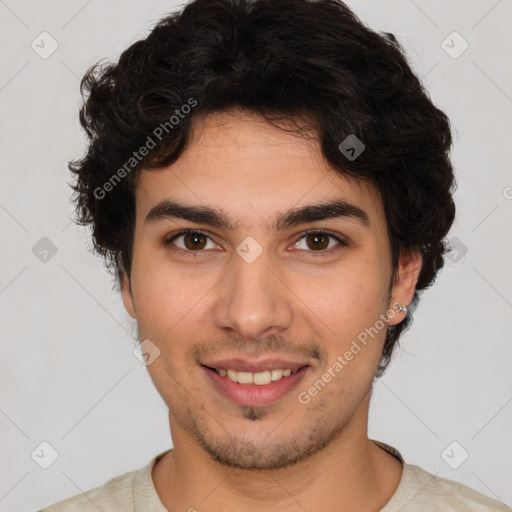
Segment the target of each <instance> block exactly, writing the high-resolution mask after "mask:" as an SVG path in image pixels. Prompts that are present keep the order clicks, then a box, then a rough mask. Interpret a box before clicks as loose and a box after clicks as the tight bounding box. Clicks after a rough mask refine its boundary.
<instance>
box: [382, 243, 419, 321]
mask: <svg viewBox="0 0 512 512" xmlns="http://www.w3.org/2000/svg"><path fill="white" fill-rule="evenodd" d="M422 266H423V256H422V254H421V252H420V251H406V250H404V249H402V250H401V251H400V261H399V266H398V269H397V272H396V275H395V280H394V284H393V289H392V292H391V303H390V304H389V308H391V309H392V310H393V312H394V313H395V314H394V316H393V318H391V317H390V320H389V325H395V324H399V323H400V322H401V321H402V320H403V319H404V318H405V316H406V314H407V313H406V311H398V310H397V309H396V308H395V307H394V304H395V303H396V302H400V304H402V305H404V306H405V307H407V306H408V305H409V304H410V303H411V301H412V298H413V297H414V290H415V289H416V283H417V282H418V277H419V275H420V272H421V267H422Z"/></svg>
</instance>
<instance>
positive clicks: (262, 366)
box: [201, 358, 308, 373]
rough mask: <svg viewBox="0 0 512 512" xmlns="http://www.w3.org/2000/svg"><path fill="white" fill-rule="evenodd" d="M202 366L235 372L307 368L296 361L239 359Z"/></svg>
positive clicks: (208, 363) (221, 360) (213, 362)
mask: <svg viewBox="0 0 512 512" xmlns="http://www.w3.org/2000/svg"><path fill="white" fill-rule="evenodd" d="M201 364H202V365H203V366H208V367H210V368H216V369H219V368H224V369H226V370H228V369H229V370H235V371H237V372H251V373H257V372H264V371H267V370H269V371H270V370H275V369H278V368H280V369H282V370H286V369H288V368H289V369H290V370H298V369H299V368H302V367H303V366H308V364H307V363H298V362H296V361H288V360H286V359H261V360H260V361H248V360H246V359H241V358H233V359H219V360H217V361H207V362H203V363H201Z"/></svg>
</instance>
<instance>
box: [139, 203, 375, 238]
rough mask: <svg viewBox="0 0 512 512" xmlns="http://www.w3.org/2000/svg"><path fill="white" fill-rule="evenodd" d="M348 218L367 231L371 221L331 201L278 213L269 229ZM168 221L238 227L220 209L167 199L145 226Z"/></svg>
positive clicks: (349, 206)
mask: <svg viewBox="0 0 512 512" xmlns="http://www.w3.org/2000/svg"><path fill="white" fill-rule="evenodd" d="M338 218H348V219H352V220H355V221H357V222H359V223H360V224H361V225H363V226H365V227H368V226H369V225H370V219H369V216H368V214H367V213H366V212H365V211H364V210H362V209H361V208H359V207H358V206H355V205H353V204H350V203H348V202H347V201H344V200H342V199H337V200H333V201H328V202H325V203H320V204H311V205H307V206H301V207H299V208H292V209H291V210H288V211H285V212H283V213H279V214H278V215H277V216H276V218H275V219H273V220H272V221H271V223H270V224H269V225H267V229H269V230H272V231H282V230H285V229H287V228H290V227H294V226H298V225H301V224H308V223H312V222H316V221H320V220H327V219H338ZM166 219H184V220H188V221H190V222H195V223H197V224H206V225H208V226H212V227H215V228H218V229H223V230H226V231H234V230H236V229H237V227H238V225H239V223H238V222H236V223H235V222H232V221H231V220H230V219H229V217H228V216H227V215H226V214H225V213H224V212H223V211H222V210H220V209H218V208H213V207H209V206H201V205H193V206H192V205H186V204H182V203H179V202H177V201H172V200H170V199H164V200H163V201H161V202H159V203H158V204H157V205H156V206H154V207H153V208H152V209H151V210H150V211H149V213H148V214H147V216H146V219H145V220H144V223H146V224H148V223H154V222H158V221H160V220H166Z"/></svg>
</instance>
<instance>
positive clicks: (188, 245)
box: [185, 234, 204, 249]
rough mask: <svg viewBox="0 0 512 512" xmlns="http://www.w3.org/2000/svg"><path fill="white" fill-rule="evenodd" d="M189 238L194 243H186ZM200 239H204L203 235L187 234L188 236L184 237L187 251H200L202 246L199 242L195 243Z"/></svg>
mask: <svg viewBox="0 0 512 512" xmlns="http://www.w3.org/2000/svg"><path fill="white" fill-rule="evenodd" d="M191 238H192V239H193V240H194V242H192V244H188V243H186V242H187V240H190V239H191ZM200 238H203V239H204V236H203V235H197V234H188V235H186V236H185V245H186V246H187V248H188V249H194V248H195V249H197V248H199V249H202V248H203V246H202V244H201V242H199V243H198V242H197V241H198V239H200Z"/></svg>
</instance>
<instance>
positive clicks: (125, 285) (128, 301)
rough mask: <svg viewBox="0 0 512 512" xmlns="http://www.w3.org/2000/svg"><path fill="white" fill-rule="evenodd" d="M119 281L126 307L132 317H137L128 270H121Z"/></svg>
mask: <svg viewBox="0 0 512 512" xmlns="http://www.w3.org/2000/svg"><path fill="white" fill-rule="evenodd" d="M119 281H120V283H121V293H122V296H123V304H124V308H125V309H126V311H127V312H128V314H129V315H130V316H131V317H132V318H137V315H136V313H135V307H134V304H133V297H132V291H131V282H130V278H129V277H128V275H127V273H126V272H124V271H120V272H119Z"/></svg>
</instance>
